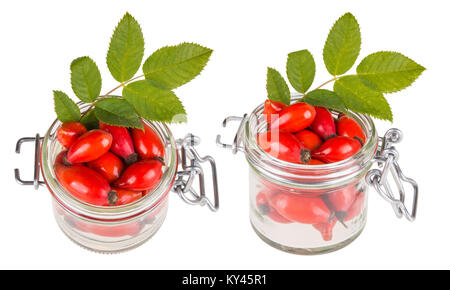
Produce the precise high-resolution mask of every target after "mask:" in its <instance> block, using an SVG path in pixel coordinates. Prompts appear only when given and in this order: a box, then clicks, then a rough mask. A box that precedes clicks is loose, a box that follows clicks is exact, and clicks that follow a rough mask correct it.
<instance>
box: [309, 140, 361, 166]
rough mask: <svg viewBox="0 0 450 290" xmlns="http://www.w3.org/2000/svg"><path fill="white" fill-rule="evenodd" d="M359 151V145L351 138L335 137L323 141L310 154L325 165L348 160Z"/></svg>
mask: <svg viewBox="0 0 450 290" xmlns="http://www.w3.org/2000/svg"><path fill="white" fill-rule="evenodd" d="M359 149H361V143H360V142H359V141H358V140H356V139H353V138H349V137H344V136H337V137H334V138H331V139H328V140H327V141H325V142H324V143H323V144H322V145H321V146H320V147H319V148H317V149H316V150H314V151H313V152H312V157H313V158H316V159H319V160H321V161H323V162H326V163H333V162H338V161H341V160H344V159H347V158H349V157H350V156H352V155H354V154H355V153H357V152H358V151H359Z"/></svg>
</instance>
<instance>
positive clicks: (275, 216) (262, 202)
mask: <svg viewBox="0 0 450 290" xmlns="http://www.w3.org/2000/svg"><path fill="white" fill-rule="evenodd" d="M268 196H270V194H268V193H267V192H265V191H261V192H259V193H258V195H256V207H257V208H258V211H259V212H260V213H261V214H262V215H265V216H267V217H269V218H270V219H271V220H273V221H275V222H277V223H281V224H290V223H292V222H291V221H290V220H288V219H286V218H284V217H283V216H282V215H280V214H279V213H278V212H277V211H276V210H275V209H274V208H273V207H271V206H270V205H269V204H268V199H267V197H268Z"/></svg>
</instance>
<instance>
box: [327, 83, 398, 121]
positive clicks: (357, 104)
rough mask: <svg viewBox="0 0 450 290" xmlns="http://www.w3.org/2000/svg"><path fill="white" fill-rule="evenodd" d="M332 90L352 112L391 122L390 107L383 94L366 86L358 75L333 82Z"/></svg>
mask: <svg viewBox="0 0 450 290" xmlns="http://www.w3.org/2000/svg"><path fill="white" fill-rule="evenodd" d="M334 92H335V93H336V94H338V95H339V96H340V97H341V99H342V101H343V102H344V104H345V106H346V107H347V108H348V109H349V110H351V111H354V112H357V113H363V114H368V115H371V116H373V117H375V118H378V119H381V120H389V121H391V122H392V112H391V108H390V106H389V104H388V102H387V101H386V99H385V98H384V96H383V94H382V93H380V92H377V91H374V90H372V89H371V88H369V87H368V86H366V85H365V84H364V83H363V82H362V81H361V79H360V78H359V77H358V76H345V77H342V78H340V79H338V80H337V81H336V82H335V83H334Z"/></svg>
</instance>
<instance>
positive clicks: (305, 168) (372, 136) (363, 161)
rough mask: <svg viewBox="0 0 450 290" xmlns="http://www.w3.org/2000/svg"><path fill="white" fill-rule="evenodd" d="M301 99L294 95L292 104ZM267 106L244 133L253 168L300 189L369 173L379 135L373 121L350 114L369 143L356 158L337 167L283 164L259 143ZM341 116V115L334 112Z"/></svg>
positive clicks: (249, 121) (258, 110) (252, 116)
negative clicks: (363, 172) (366, 171)
mask: <svg viewBox="0 0 450 290" xmlns="http://www.w3.org/2000/svg"><path fill="white" fill-rule="evenodd" d="M299 99H301V96H300V95H293V96H292V97H291V103H293V102H296V101H298V100H299ZM263 110H264V103H262V104H260V105H259V106H257V107H256V108H255V109H254V110H253V112H252V113H251V114H250V115H249V116H248V117H247V120H246V124H245V127H244V130H243V135H244V136H243V137H244V138H243V145H244V150H245V154H246V158H247V161H248V162H249V164H250V166H251V167H252V168H253V169H254V170H256V171H257V172H259V173H260V174H262V175H264V176H265V177H266V178H269V179H271V181H274V182H277V183H285V184H289V185H290V186H292V185H297V186H300V187H316V186H319V187H321V186H326V185H327V184H329V183H335V182H336V181H343V182H345V180H347V178H351V177H353V176H355V175H359V174H361V171H363V170H368V169H369V168H370V166H371V164H372V159H373V157H374V155H375V153H376V150H377V148H378V142H379V140H378V135H377V132H376V129H375V124H374V122H373V120H372V119H371V118H370V117H369V116H368V115H365V114H359V113H354V112H351V111H348V112H346V114H347V115H349V116H350V117H352V118H353V119H354V120H355V121H357V122H358V123H359V125H360V126H361V127H362V129H363V130H364V133H365V134H366V142H365V144H364V145H363V146H362V148H361V149H360V150H359V151H358V152H357V153H356V154H355V155H353V156H351V157H349V158H347V159H345V160H342V161H339V162H335V163H329V164H324V165H307V164H300V163H299V164H296V163H290V162H286V161H283V160H280V159H278V158H276V157H273V156H272V155H270V154H269V153H267V152H266V151H264V150H263V149H262V148H261V147H260V146H259V145H258V143H257V138H256V136H257V133H259V132H261V131H262V130H264V129H265V128H266V126H267V122H266V121H265V119H264V116H263V115H262V112H263ZM333 114H335V115H336V114H337V112H333Z"/></svg>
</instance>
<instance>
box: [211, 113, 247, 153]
mask: <svg viewBox="0 0 450 290" xmlns="http://www.w3.org/2000/svg"><path fill="white" fill-rule="evenodd" d="M246 120H247V114H244V116H242V117H236V116H230V117H227V118H225V120H223V123H222V126H223V127H224V128H225V127H226V126H227V124H228V123H229V122H237V121H240V124H239V127H238V130H237V132H236V135H235V136H234V140H233V144H226V143H222V141H221V138H222V136H220V134H219V135H217V137H216V144H217V145H218V146H219V147H222V148H225V149H231V151H232V152H233V154H236V153H237V152H238V151H241V152H244V147H242V146H241V143H242V139H241V136H242V131H243V130H244V124H245V121H246Z"/></svg>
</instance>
